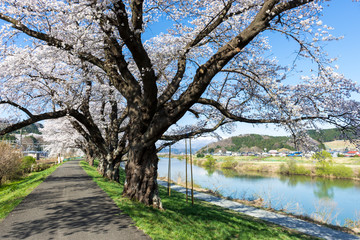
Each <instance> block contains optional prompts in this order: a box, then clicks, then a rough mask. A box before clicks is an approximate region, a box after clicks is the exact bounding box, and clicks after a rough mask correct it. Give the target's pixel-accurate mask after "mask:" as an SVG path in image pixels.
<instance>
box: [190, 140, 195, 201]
mask: <svg viewBox="0 0 360 240" xmlns="http://www.w3.org/2000/svg"><path fill="white" fill-rule="evenodd" d="M189 143H190V169H191V170H190V171H191V204H192V205H194V178H193V168H192V152H191V137H190V138H189Z"/></svg>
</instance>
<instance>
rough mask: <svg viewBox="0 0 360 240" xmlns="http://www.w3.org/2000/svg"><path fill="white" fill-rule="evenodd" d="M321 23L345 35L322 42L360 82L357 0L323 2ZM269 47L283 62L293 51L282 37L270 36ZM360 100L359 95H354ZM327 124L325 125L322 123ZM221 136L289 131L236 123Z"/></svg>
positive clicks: (341, 69)
mask: <svg viewBox="0 0 360 240" xmlns="http://www.w3.org/2000/svg"><path fill="white" fill-rule="evenodd" d="M321 19H322V21H323V23H324V24H327V25H328V26H331V27H333V28H334V30H332V32H331V34H332V35H335V36H344V39H342V40H340V41H334V42H330V43H328V44H327V45H326V46H325V50H326V51H327V52H328V53H329V56H331V57H336V58H338V61H337V62H336V64H337V65H338V66H339V69H338V72H339V73H342V74H344V75H345V77H347V78H349V79H352V80H354V81H356V82H358V83H359V84H360V2H355V1H352V0H333V1H329V2H326V3H325V5H324V10H323V16H322V17H321ZM270 40H271V44H272V48H273V50H274V51H275V52H276V53H280V56H281V59H279V60H281V61H282V62H286V61H292V60H293V58H294V51H291V50H290V51H289V49H286V48H284V45H285V46H291V45H293V44H291V43H289V42H288V41H287V40H284V39H280V38H277V39H272V38H271V39H270ZM356 99H357V100H360V98H359V97H356ZM324 127H325V128H327V127H328V126H324ZM219 133H220V134H221V135H222V136H224V137H229V136H230V135H231V136H236V135H240V134H246V133H257V134H264V135H274V136H279V135H280V136H281V135H288V133H287V132H286V131H285V130H283V129H279V128H275V127H274V126H273V125H268V126H265V125H256V126H254V125H251V124H246V123H239V124H238V127H237V129H236V131H235V132H233V133H231V134H224V133H221V132H219Z"/></svg>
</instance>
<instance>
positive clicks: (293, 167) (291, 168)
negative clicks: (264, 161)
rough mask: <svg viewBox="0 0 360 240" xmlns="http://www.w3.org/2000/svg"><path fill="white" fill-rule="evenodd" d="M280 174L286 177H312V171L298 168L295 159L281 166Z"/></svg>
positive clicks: (301, 167)
mask: <svg viewBox="0 0 360 240" xmlns="http://www.w3.org/2000/svg"><path fill="white" fill-rule="evenodd" d="M280 173H281V174H286V175H310V173H311V171H310V170H309V169H306V168H305V167H304V166H301V165H300V166H298V165H297V164H296V161H295V160H294V159H291V160H289V161H287V162H286V165H285V164H283V163H282V164H281V165H280Z"/></svg>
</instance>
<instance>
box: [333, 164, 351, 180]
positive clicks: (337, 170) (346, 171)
mask: <svg viewBox="0 0 360 240" xmlns="http://www.w3.org/2000/svg"><path fill="white" fill-rule="evenodd" d="M332 175H333V176H334V177H338V178H351V177H353V175H354V172H353V170H352V169H351V168H350V167H347V166H345V165H337V166H333V168H332Z"/></svg>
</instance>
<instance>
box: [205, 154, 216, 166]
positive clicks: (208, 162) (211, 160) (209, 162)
mask: <svg viewBox="0 0 360 240" xmlns="http://www.w3.org/2000/svg"><path fill="white" fill-rule="evenodd" d="M215 162H216V160H215V158H213V157H212V156H210V155H207V156H206V161H205V163H204V166H205V167H207V168H212V167H214V166H215Z"/></svg>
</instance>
